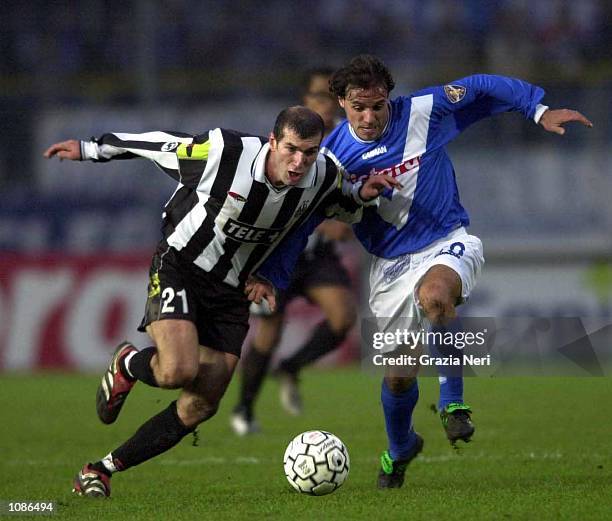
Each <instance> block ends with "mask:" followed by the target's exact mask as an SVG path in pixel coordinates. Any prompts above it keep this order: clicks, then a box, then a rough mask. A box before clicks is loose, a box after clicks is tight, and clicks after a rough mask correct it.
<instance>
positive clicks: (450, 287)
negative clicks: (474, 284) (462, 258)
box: [417, 264, 475, 444]
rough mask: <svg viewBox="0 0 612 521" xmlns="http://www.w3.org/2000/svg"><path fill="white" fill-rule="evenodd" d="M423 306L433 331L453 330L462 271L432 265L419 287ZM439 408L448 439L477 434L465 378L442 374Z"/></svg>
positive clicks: (452, 440) (468, 437) (466, 439)
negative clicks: (464, 385) (465, 392)
mask: <svg viewBox="0 0 612 521" xmlns="http://www.w3.org/2000/svg"><path fill="white" fill-rule="evenodd" d="M417 293H418V299H419V304H420V306H421V307H422V309H423V311H424V313H425V315H426V316H427V318H428V320H429V322H430V323H431V324H432V329H433V330H434V331H440V332H445V331H447V330H449V331H452V330H453V327H454V324H456V317H457V313H456V304H457V303H458V302H461V298H462V281H461V277H460V276H459V274H458V273H457V272H456V271H455V270H454V269H452V268H450V267H449V266H447V265H443V264H436V265H434V266H432V267H431V268H430V269H429V270H428V271H427V273H426V274H425V276H424V277H423V279H422V280H421V283H420V285H419V288H418V290H417ZM439 381H440V401H439V411H440V418H441V420H442V426H443V427H444V430H445V432H446V436H447V438H448V440H449V441H450V442H451V443H452V444H454V443H455V442H456V441H457V440H463V441H466V442H467V441H469V440H470V438H471V437H472V435H473V434H474V430H475V428H474V424H473V423H472V420H471V417H470V413H471V409H470V407H469V406H468V405H466V404H465V403H464V402H463V378H462V376H461V375H457V374H456V373H455V372H453V373H452V374H450V373H449V374H447V373H443V374H442V375H441V376H440V378H439Z"/></svg>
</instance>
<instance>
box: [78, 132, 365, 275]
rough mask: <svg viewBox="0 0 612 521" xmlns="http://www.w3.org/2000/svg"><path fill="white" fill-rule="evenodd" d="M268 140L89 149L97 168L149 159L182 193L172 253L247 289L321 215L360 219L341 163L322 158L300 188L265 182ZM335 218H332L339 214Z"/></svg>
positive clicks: (115, 142) (122, 139)
mask: <svg viewBox="0 0 612 521" xmlns="http://www.w3.org/2000/svg"><path fill="white" fill-rule="evenodd" d="M268 151H269V144H268V140H267V139H266V138H263V137H259V136H251V135H247V134H243V133H240V132H236V131H234V130H226V129H221V128H216V129H214V130H210V131H209V132H206V133H204V134H201V135H197V136H192V135H189V134H184V133H177V132H148V133H144V134H126V133H110V134H104V135H103V136H101V137H100V138H99V139H96V140H92V141H88V142H87V141H82V142H81V157H82V158H83V159H90V160H92V161H108V160H112V159H131V158H136V157H144V158H147V159H150V160H151V161H153V162H154V163H155V164H156V165H157V166H158V167H159V168H161V169H162V170H163V171H164V172H165V173H167V174H168V175H170V176H172V177H173V178H174V179H176V180H177V181H178V185H177V187H176V190H175V191H174V194H173V195H172V197H171V198H170V200H169V201H168V202H167V203H166V206H165V208H164V213H163V229H162V230H163V237H164V241H165V242H166V244H167V246H168V247H171V248H174V249H175V250H176V251H177V252H179V255H180V256H181V257H182V258H183V259H184V260H188V261H190V262H193V263H194V264H196V265H197V266H199V267H200V268H201V269H203V270H205V271H207V272H210V273H212V274H214V275H215V276H217V277H218V278H219V279H220V280H223V281H224V282H226V283H227V284H230V285H231V286H234V287H238V286H240V285H241V284H243V283H244V282H245V281H246V279H247V277H248V275H249V274H250V273H252V272H253V271H254V270H256V269H257V268H258V267H259V265H260V264H261V263H262V262H263V261H264V260H265V258H266V257H267V256H268V254H269V253H270V252H271V251H272V249H273V248H274V246H275V245H277V244H278V243H279V242H280V241H281V239H282V238H283V237H285V236H286V235H287V234H288V233H290V232H291V231H292V230H295V229H296V228H297V227H299V226H300V225H301V224H302V223H303V222H304V221H305V220H306V219H307V218H308V217H309V216H310V215H312V214H313V212H315V211H325V209H326V208H327V209H328V215H331V214H335V215H337V214H338V213H339V212H338V211H337V210H338V209H339V208H341V209H342V212H340V213H343V216H342V217H341V218H343V219H345V220H349V221H350V220H355V219H358V218H359V217H357V216H360V207H359V206H358V205H357V204H356V203H355V201H354V200H353V198H352V197H350V196H349V195H348V194H349V192H350V187H348V188H347V187H345V190H346V195H343V194H342V191H341V189H339V188H341V185H342V183H343V182H344V183H346V181H343V179H342V176H341V175H339V173H338V169H337V167H336V165H335V164H334V162H333V161H332V160H331V159H329V158H328V157H326V156H324V155H322V154H319V155H318V157H317V159H316V161H315V163H314V164H313V166H312V167H311V169H310V170H309V171H308V172H307V174H306V175H305V176H304V177H303V178H302V179H301V180H300V181H299V183H298V184H297V185H295V186H291V187H283V188H282V189H278V188H275V187H274V186H272V184H271V183H270V182H269V181H268V179H267V178H266V175H265V166H266V157H267V154H268ZM332 207H333V208H334V209H335V210H332V209H331V208H332Z"/></svg>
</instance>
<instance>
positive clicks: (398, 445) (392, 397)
mask: <svg viewBox="0 0 612 521" xmlns="http://www.w3.org/2000/svg"><path fill="white" fill-rule="evenodd" d="M380 397H381V401H382V405H383V411H384V413H385V424H386V427H387V438H388V439H389V453H390V454H391V457H392V458H393V459H394V460H401V459H404V458H405V457H406V456H407V455H408V453H409V452H410V449H411V448H412V446H413V445H414V443H415V442H416V435H415V433H414V429H413V428H412V411H413V410H414V408H415V406H416V403H417V401H418V399H419V386H418V384H417V381H416V380H415V381H414V384H413V385H412V386H411V387H409V388H408V389H406V390H405V391H404V392H403V393H401V394H393V393H392V392H391V391H390V390H389V388H388V387H387V383H386V382H385V380H384V379H383V383H382V387H381V393H380Z"/></svg>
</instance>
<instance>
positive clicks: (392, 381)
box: [385, 376, 416, 394]
mask: <svg viewBox="0 0 612 521" xmlns="http://www.w3.org/2000/svg"><path fill="white" fill-rule="evenodd" d="M415 381H416V377H410V376H385V383H386V384H387V388H388V389H389V391H391V394H401V393H403V392H404V391H406V390H408V389H409V388H410V387H412V385H413V384H414V382H415Z"/></svg>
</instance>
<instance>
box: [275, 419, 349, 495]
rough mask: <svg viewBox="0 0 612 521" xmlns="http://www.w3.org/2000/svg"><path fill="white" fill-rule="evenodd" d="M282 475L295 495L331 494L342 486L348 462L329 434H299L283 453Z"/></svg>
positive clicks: (318, 432) (337, 440) (337, 439)
mask: <svg viewBox="0 0 612 521" xmlns="http://www.w3.org/2000/svg"><path fill="white" fill-rule="evenodd" d="M283 463H284V466H285V476H287V480H288V481H289V483H291V486H292V487H293V488H294V489H295V490H297V491H298V492H302V493H304V494H310V495H312V496H324V495H325V494H330V493H331V492H333V491H334V490H336V489H337V488H338V487H340V486H341V485H342V483H344V481H345V480H346V477H347V476H348V473H349V466H350V460H349V455H348V451H347V450H346V447H345V446H344V443H342V442H341V441H340V439H339V438H338V437H336V436H334V435H333V434H332V433H330V432H325V431H308V432H303V433H302V434H298V435H297V436H296V437H295V438H293V440H292V441H291V443H290V444H289V446H288V447H287V450H286V451H285V456H284V458H283Z"/></svg>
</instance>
